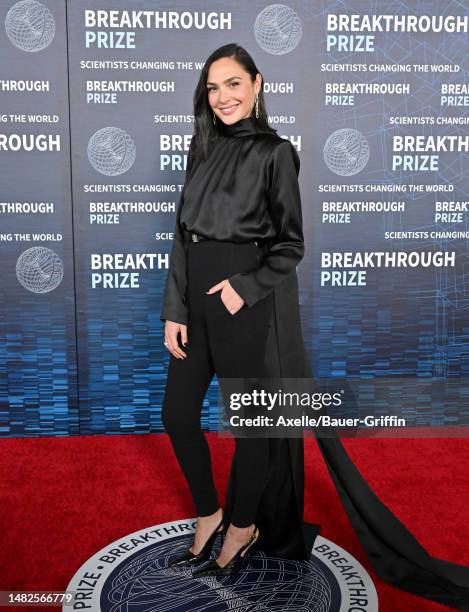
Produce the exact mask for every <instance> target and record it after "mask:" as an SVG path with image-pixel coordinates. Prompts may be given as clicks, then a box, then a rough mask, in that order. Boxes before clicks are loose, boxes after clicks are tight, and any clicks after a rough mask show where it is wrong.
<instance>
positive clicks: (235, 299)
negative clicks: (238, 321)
mask: <svg viewBox="0 0 469 612" xmlns="http://www.w3.org/2000/svg"><path fill="white" fill-rule="evenodd" d="M220 289H221V294H220V297H221V301H222V302H223V304H224V305H225V308H226V309H227V310H228V312H229V313H230V314H232V315H234V314H236V313H237V312H238V310H240V309H241V308H242V307H243V306H244V300H243V298H242V297H240V295H239V294H238V293H236V291H235V290H234V289H233V287H232V286H231V285H230V281H229V280H228V279H227V278H226V279H225V280H222V281H220V282H219V283H217V284H216V285H213V287H210V289H209V290H208V291H207V293H208V294H212V293H215V291H220Z"/></svg>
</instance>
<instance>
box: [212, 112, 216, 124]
mask: <svg viewBox="0 0 469 612" xmlns="http://www.w3.org/2000/svg"><path fill="white" fill-rule="evenodd" d="M212 113H213V125H216V124H217V117H216V115H215V113H214V112H213V111H212Z"/></svg>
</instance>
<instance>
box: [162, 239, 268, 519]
mask: <svg viewBox="0 0 469 612" xmlns="http://www.w3.org/2000/svg"><path fill="white" fill-rule="evenodd" d="M260 258H261V250H260V248H259V247H258V246H256V244H255V243H254V242H248V243H243V244H239V243H233V242H221V241H216V240H202V241H200V242H192V243H190V245H189V249H188V262H187V263H188V286H187V306H188V313H189V314H188V326H187V335H188V344H187V346H186V347H181V348H182V349H183V350H184V351H185V352H186V354H187V357H186V358H185V359H177V358H175V357H173V355H171V356H170V360H169V368H168V377H167V381H166V392H165V398H164V402H163V410H162V420H163V424H164V427H165V429H166V431H167V432H168V434H169V436H170V439H171V442H172V445H173V448H174V451H175V453H176V457H177V459H178V462H179V465H180V466H181V469H182V471H183V473H184V476H185V478H186V480H187V482H188V485H189V487H190V490H191V493H192V497H193V499H194V503H195V506H196V510H197V514H198V516H207V515H209V514H213V513H214V512H216V510H217V509H218V508H219V507H220V504H219V502H218V495H217V491H216V489H215V485H214V482H213V475H212V467H211V460H210V451H209V447H208V444H207V440H206V438H205V435H204V433H203V431H202V428H201V423H200V413H201V409H202V403H203V400H204V397H205V394H206V391H207V388H208V386H209V384H210V381H211V380H212V378H213V375H214V374H216V375H217V377H218V378H220V377H227V378H228V377H233V378H242V377H251V376H259V377H262V376H266V373H265V370H264V367H265V344H266V340H267V333H268V328H269V325H270V320H271V312H272V307H273V295H272V294H270V295H268V296H267V297H266V298H264V299H262V300H260V301H258V302H257V303H256V304H254V305H253V306H252V308H248V306H247V305H246V304H244V305H243V307H242V308H241V309H240V310H238V311H237V312H236V313H235V314H234V315H232V314H230V313H229V312H228V310H227V309H226V307H225V305H224V304H223V302H222V300H221V297H220V294H221V291H217V292H215V293H213V294H210V295H207V294H206V293H205V292H206V291H207V290H208V289H209V288H210V287H212V286H213V285H215V284H217V283H219V282H220V281H222V280H223V279H226V278H228V277H229V276H231V275H232V274H235V273H237V272H246V271H249V270H252V269H253V268H255V267H256V266H257V265H258V264H259V259H260ZM235 441H236V450H235V455H234V457H233V461H234V462H235V463H234V466H233V467H234V482H235V498H234V507H233V514H232V519H231V522H232V523H233V524H234V525H235V526H236V527H247V526H248V525H251V524H252V523H254V522H255V520H254V519H255V516H256V511H257V506H258V503H259V499H260V496H261V493H262V489H263V486H264V485H265V482H266V479H267V470H268V463H269V439H268V438H235Z"/></svg>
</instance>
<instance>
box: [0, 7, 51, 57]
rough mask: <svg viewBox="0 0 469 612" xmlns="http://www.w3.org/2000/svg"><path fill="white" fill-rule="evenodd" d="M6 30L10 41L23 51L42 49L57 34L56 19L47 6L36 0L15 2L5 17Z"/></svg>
mask: <svg viewBox="0 0 469 612" xmlns="http://www.w3.org/2000/svg"><path fill="white" fill-rule="evenodd" d="M5 31H6V34H7V36H8V38H9V40H10V42H11V43H12V44H13V45H15V47H18V49H21V50H22V51H33V52H34V51H42V49H45V48H46V47H48V46H49V45H50V43H51V42H52V40H53V38H54V35H55V20H54V17H53V15H52V13H51V12H50V10H49V9H48V8H47V6H44V4H42V3H41V2H37V1H36V0H22V1H21V2H17V3H16V4H14V5H13V6H12V7H11V8H10V10H9V11H8V13H7V16H6V17H5Z"/></svg>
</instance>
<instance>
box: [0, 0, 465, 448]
mask: <svg viewBox="0 0 469 612" xmlns="http://www.w3.org/2000/svg"><path fill="white" fill-rule="evenodd" d="M468 30H469V7H468V6H467V5H465V3H461V2H457V1H451V0H449V1H448V2H446V3H445V4H444V6H443V5H442V4H441V3H440V2H438V1H436V0H434V1H432V0H425V1H422V2H420V1H416V2H413V3H411V6H404V5H403V4H402V3H401V2H397V1H392V0H391V1H389V0H387V1H384V0H375V1H373V0H370V1H368V2H352V1H351V2H350V3H347V2H334V1H326V0H324V1H320V0H314V1H313V0H309V1H307V0H304V1H300V0H297V1H294V2H289V3H287V4H283V3H272V4H268V3H265V2H259V1H257V0H255V1H251V2H240V3H236V4H233V3H231V2H226V1H225V2H221V1H220V2H219V1H215V0H213V1H210V2H192V1H180V2H177V3H174V2H169V1H168V2H159V1H156V0H152V1H150V0H147V1H143V0H142V1H139V0H136V1H133V2H128V1H127V2H123V1H120V0H113V1H112V2H111V1H109V2H107V1H105V0H101V1H100V2H99V3H90V2H84V1H82V0H73V1H72V0H70V1H64V0H43V1H37V0H22V1H20V2H11V1H5V0H1V2H0V52H1V56H2V62H1V64H0V100H1V104H0V170H1V183H0V184H1V190H0V253H1V261H2V265H1V268H0V275H1V290H0V436H2V437H6V436H16V437H21V436H38V435H41V436H50V435H62V436H63V435H75V434H82V435H83V434H95V433H96V434H103V433H107V434H121V433H127V432H128V433H148V432H158V431H162V430H163V428H162V425H161V416H160V413H161V404H162V399H163V393H164V386H165V380H166V372H167V365H168V356H169V354H168V353H167V351H166V349H165V347H164V346H163V331H164V330H163V323H162V322H161V321H160V319H159V314H160V306H161V298H162V292H163V289H164V284H165V279H166V274H167V269H168V264H169V255H170V252H171V245H172V239H173V232H174V223H175V212H176V208H177V205H178V202H179V198H180V194H181V190H182V186H183V181H184V176H185V175H184V170H185V165H186V161H187V151H188V148H189V144H190V140H191V136H192V133H193V122H194V117H193V114H192V113H193V107H192V97H193V92H194V89H195V85H196V83H197V80H198V77H199V74H200V70H201V69H202V67H203V63H204V61H205V59H206V58H207V57H208V55H209V54H210V53H211V52H212V51H213V50H214V49H216V48H217V47H219V46H221V45H224V44H226V43H228V42H237V43H239V44H240V45H242V46H244V47H245V48H246V49H247V50H248V51H249V52H250V53H251V54H252V56H253V58H254V60H255V61H256V63H257V65H258V68H259V70H260V71H261V73H262V74H263V77H264V94H265V99H266V104H267V109H268V114H269V122H270V125H271V126H272V127H274V128H276V129H277V131H278V134H279V135H280V136H282V137H284V138H288V139H289V140H291V142H292V143H293V144H294V146H295V147H296V149H297V151H298V153H299V156H300V159H301V171H300V186H301V193H302V202H303V222H304V235H305V243H306V254H305V258H304V260H303V261H302V262H301V264H300V265H299V266H298V276H299V282H300V307H301V316H302V324H303V331H304V338H305V345H306V348H307V351H308V354H309V357H310V361H311V370H312V376H313V377H314V378H315V379H317V380H318V381H323V382H324V384H326V385H328V386H329V387H330V388H333V389H335V390H337V391H339V392H341V393H344V390H345V391H346V392H347V393H348V394H349V397H350V398H353V401H351V400H350V401H348V402H347V401H344V404H343V406H344V408H343V412H344V415H348V414H350V412H353V413H354V415H359V416H361V415H365V414H373V415H374V416H375V417H376V422H375V423H374V425H380V426H381V429H378V431H381V434H382V435H385V433H383V432H384V430H385V429H388V431H391V428H387V426H389V425H392V426H393V428H392V431H393V435H406V432H407V435H409V433H411V434H412V435H420V434H421V433H422V432H427V434H426V435H435V436H437V435H455V432H457V434H458V435H465V432H467V431H468V430H469V428H467V425H468V424H469V408H468V407H467V406H469V401H468V397H469V385H468V384H467V379H468V376H469V227H468V220H469V215H468V205H469V195H468V190H469V184H468V179H469V171H468V160H469V155H468V153H469V114H468V109H469V77H468V68H469V45H468ZM189 334H190V330H189ZM218 402H219V392H218V382H217V379H216V378H214V380H213V381H212V383H211V385H210V388H209V390H208V393H207V396H206V398H205V401H204V406H203V410H202V421H203V425H204V427H205V428H206V429H210V428H211V426H213V424H214V423H215V421H216V416H215V412H216V405H217V404H218ZM379 419H381V420H380V421H379V423H378V420H379ZM393 419H394V420H393ZM403 420H404V421H405V426H404V425H402V423H401V421H403ZM394 426H395V427H394ZM429 430H431V433H430V434H428V431H429ZM375 431H377V430H376V428H374V427H368V425H366V426H364V427H363V428H362V430H361V432H362V433H363V434H366V435H374V432H375ZM396 432H397V433H396Z"/></svg>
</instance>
